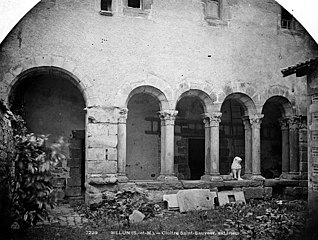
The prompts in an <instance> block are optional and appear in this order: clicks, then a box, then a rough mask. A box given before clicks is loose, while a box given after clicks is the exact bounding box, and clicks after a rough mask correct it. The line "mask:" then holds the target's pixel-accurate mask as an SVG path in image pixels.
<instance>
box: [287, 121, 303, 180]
mask: <svg viewBox="0 0 318 240" xmlns="http://www.w3.org/2000/svg"><path fill="white" fill-rule="evenodd" d="M288 122H289V149H290V151H289V157H290V162H289V164H290V169H289V175H290V177H292V176H295V177H296V178H297V176H298V175H299V125H300V118H299V117H297V116H294V117H291V118H289V119H288Z"/></svg>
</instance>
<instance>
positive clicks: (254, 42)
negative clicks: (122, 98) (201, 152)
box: [0, 0, 318, 113]
mask: <svg viewBox="0 0 318 240" xmlns="http://www.w3.org/2000/svg"><path fill="white" fill-rule="evenodd" d="M124 2H125V1H124V0H113V16H104V15H101V14H99V10H100V2H99V0H89V1H87V0H68V1H64V0H55V1H52V0H44V1H41V2H40V3H39V4H38V5H37V6H36V7H35V8H34V9H32V10H31V12H30V13H28V14H27V15H26V16H25V17H24V18H23V19H22V20H21V22H20V23H19V24H18V25H17V26H16V27H15V28H14V29H13V31H12V32H11V33H10V34H9V36H8V37H7V38H6V39H5V41H4V42H3V43H2V44H1V45H0V81H4V80H3V79H5V78H6V77H5V74H6V73H7V72H10V69H12V68H13V67H14V66H15V65H16V64H18V63H19V62H23V61H24V59H26V58H28V59H33V58H35V57H38V56H40V57H41V56H57V57H62V58H63V59H64V60H63V61H65V58H67V59H70V61H71V62H72V64H74V65H75V67H74V69H75V68H76V69H77V71H81V72H82V73H84V74H82V75H81V76H77V74H76V73H73V74H74V75H75V76H77V77H78V78H79V80H80V81H81V80H82V79H81V77H83V75H85V77H88V78H89V79H90V85H91V86H90V92H91V93H90V94H91V95H94V96H95V97H96V100H95V102H94V103H90V104H96V105H103V106H112V105H115V101H116V100H115V99H116V96H117V95H118V92H119V91H120V89H121V88H122V87H123V86H124V84H125V83H126V84H127V82H128V83H129V84H132V85H133V84H135V85H142V84H146V83H147V78H149V76H151V78H156V79H157V80H158V82H159V86H156V87H158V88H160V86H161V89H162V90H164V89H166V88H169V89H170V92H171V96H170V98H171V99H177V98H178V94H179V95H180V94H181V93H178V91H179V92H180V91H182V88H183V87H182V86H183V85H182V86H181V85H180V84H181V83H186V85H192V87H193V88H195V86H201V87H202V86H205V89H204V90H206V92H207V93H208V94H211V92H213V93H214V95H216V96H217V97H216V98H217V99H218V100H220V101H221V100H222V99H224V97H226V95H227V94H229V93H231V92H236V91H239V90H240V88H244V89H247V88H249V89H250V90H249V93H250V94H249V95H250V97H251V98H253V100H255V101H258V102H257V103H262V102H264V101H266V98H267V97H268V96H267V95H266V94H265V93H267V92H268V89H269V88H270V86H273V85H281V87H282V88H284V89H286V91H287V92H288V93H289V94H290V95H291V96H293V97H292V98H294V100H295V101H296V108H298V112H299V113H306V112H305V110H304V109H305V104H304V105H302V100H303V99H304V96H305V94H306V88H305V82H306V81H305V79H296V77H294V76H291V77H288V78H283V77H282V74H281V72H280V70H281V68H285V67H286V66H290V65H294V64H295V63H297V62H301V61H304V60H307V59H308V58H311V57H313V56H315V55H317V54H318V51H317V45H316V44H315V43H314V41H313V40H312V39H311V37H310V36H309V35H308V34H307V33H304V34H299V33H297V32H296V33H295V32H291V31H288V30H282V29H280V24H279V22H280V12H281V8H280V6H279V5H278V4H277V3H276V2H275V1H273V0H266V1H265V0H223V5H224V9H225V10H224V12H223V13H224V16H223V18H224V21H222V22H221V23H220V22H216V23H212V24H211V23H210V24H208V22H207V21H206V20H205V19H204V18H205V14H204V4H202V2H203V1H202V0H186V1H185V0H160V1H159V0H153V1H152V4H151V9H150V10H149V11H147V12H145V14H139V16H137V15H138V14H135V13H131V12H127V11H125V7H124ZM148 2H151V1H148ZM11 71H12V70H11ZM139 83H140V84H139ZM9 85H10V83H9ZM4 88H5V87H4V86H3V85H2V87H0V92H2V95H3V93H4V92H5V90H4ZM177 89H179V90H177ZM220 96H222V97H220ZM255 96H257V97H255ZM167 97H168V98H169V96H167Z"/></svg>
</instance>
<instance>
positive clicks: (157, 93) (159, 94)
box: [124, 85, 169, 110]
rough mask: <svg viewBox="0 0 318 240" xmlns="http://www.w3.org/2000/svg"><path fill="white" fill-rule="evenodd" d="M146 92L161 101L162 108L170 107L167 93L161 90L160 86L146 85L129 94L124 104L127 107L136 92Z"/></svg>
mask: <svg viewBox="0 0 318 240" xmlns="http://www.w3.org/2000/svg"><path fill="white" fill-rule="evenodd" d="M140 93H145V94H149V95H151V96H152V97H154V98H155V99H157V100H158V101H159V106H160V110H163V109H169V102H168V100H167V97H166V95H165V94H164V93H163V92H162V91H161V90H159V89H158V88H155V87H153V86H149V85H144V86H139V87H136V88H134V89H133V90H132V91H131V92H130V93H129V95H128V97H127V99H126V101H125V103H124V105H125V107H127V105H128V102H129V100H130V99H131V98H132V97H133V96H134V95H136V94H140Z"/></svg>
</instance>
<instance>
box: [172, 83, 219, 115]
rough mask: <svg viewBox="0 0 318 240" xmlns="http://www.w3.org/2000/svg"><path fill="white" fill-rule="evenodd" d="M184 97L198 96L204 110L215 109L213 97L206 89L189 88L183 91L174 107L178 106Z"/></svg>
mask: <svg viewBox="0 0 318 240" xmlns="http://www.w3.org/2000/svg"><path fill="white" fill-rule="evenodd" d="M183 97H197V98H198V99H199V100H200V102H201V104H202V106H203V108H204V112H212V111H213V101H212V99H211V97H210V96H209V95H208V94H207V93H206V92H204V91H202V90H200V89H189V90H187V91H186V92H183V93H182V94H180V95H179V97H178V98H177V100H176V102H175V106H174V108H176V106H177V104H178V102H179V101H180V100H181V99H182V98H183Z"/></svg>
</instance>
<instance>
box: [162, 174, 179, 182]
mask: <svg viewBox="0 0 318 240" xmlns="http://www.w3.org/2000/svg"><path fill="white" fill-rule="evenodd" d="M157 180H159V181H162V182H177V181H179V179H178V178H177V177H176V176H174V175H160V176H159V177H158V178H157Z"/></svg>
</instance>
